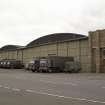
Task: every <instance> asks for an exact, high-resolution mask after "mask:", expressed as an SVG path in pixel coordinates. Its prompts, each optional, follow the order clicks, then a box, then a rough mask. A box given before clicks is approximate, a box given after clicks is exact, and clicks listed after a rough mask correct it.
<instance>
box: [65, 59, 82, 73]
mask: <svg viewBox="0 0 105 105" xmlns="http://www.w3.org/2000/svg"><path fill="white" fill-rule="evenodd" d="M80 70H81V65H80V62H78V61H67V62H65V68H64V72H69V73H78V72H80Z"/></svg>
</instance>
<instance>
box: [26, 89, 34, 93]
mask: <svg viewBox="0 0 105 105" xmlns="http://www.w3.org/2000/svg"><path fill="white" fill-rule="evenodd" d="M25 91H26V92H30V93H35V91H34V90H30V89H27V90H25Z"/></svg>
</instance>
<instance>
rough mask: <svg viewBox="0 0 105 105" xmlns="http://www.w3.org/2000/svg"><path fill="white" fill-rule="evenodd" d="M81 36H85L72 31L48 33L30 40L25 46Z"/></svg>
mask: <svg viewBox="0 0 105 105" xmlns="http://www.w3.org/2000/svg"><path fill="white" fill-rule="evenodd" d="M83 37H86V36H85V35H80V34H74V33H55V34H50V35H46V36H43V37H40V38H38V39H36V40H34V41H32V42H30V43H29V44H27V46H26V47H32V46H37V45H42V44H45V43H54V42H60V41H64V40H73V39H77V38H83Z"/></svg>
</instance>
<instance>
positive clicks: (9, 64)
mask: <svg viewBox="0 0 105 105" xmlns="http://www.w3.org/2000/svg"><path fill="white" fill-rule="evenodd" d="M0 67H1V68H8V69H10V68H16V69H21V68H23V63H22V62H21V61H19V60H15V59H4V60H1V61H0Z"/></svg>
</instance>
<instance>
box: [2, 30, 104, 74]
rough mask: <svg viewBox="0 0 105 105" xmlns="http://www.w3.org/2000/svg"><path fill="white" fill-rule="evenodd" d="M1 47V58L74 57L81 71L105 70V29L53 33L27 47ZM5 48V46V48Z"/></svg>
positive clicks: (25, 60) (24, 59)
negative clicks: (81, 33)
mask: <svg viewBox="0 0 105 105" xmlns="http://www.w3.org/2000/svg"><path fill="white" fill-rule="evenodd" d="M8 47H9V45H8V46H4V47H2V48H1V49H0V59H17V60H21V61H23V63H28V62H29V61H30V60H32V59H34V58H35V57H47V56H49V55H51V56H53V55H54V56H65V57H74V60H75V61H79V62H80V64H81V68H82V70H81V72H95V73H96V72H97V73H99V72H102V73H103V72H105V30H98V31H95V32H89V35H88V37H87V36H83V35H79V34H70V33H69V34H68V33H63V34H62V33H59V34H51V35H47V36H44V37H41V38H39V39H36V40H34V41H32V42H30V43H29V44H28V45H26V46H25V47H20V46H19V47H17V48H15V49H14V48H13V49H11V50H10V47H9V50H5V49H8ZM3 48H5V49H4V50H3Z"/></svg>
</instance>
